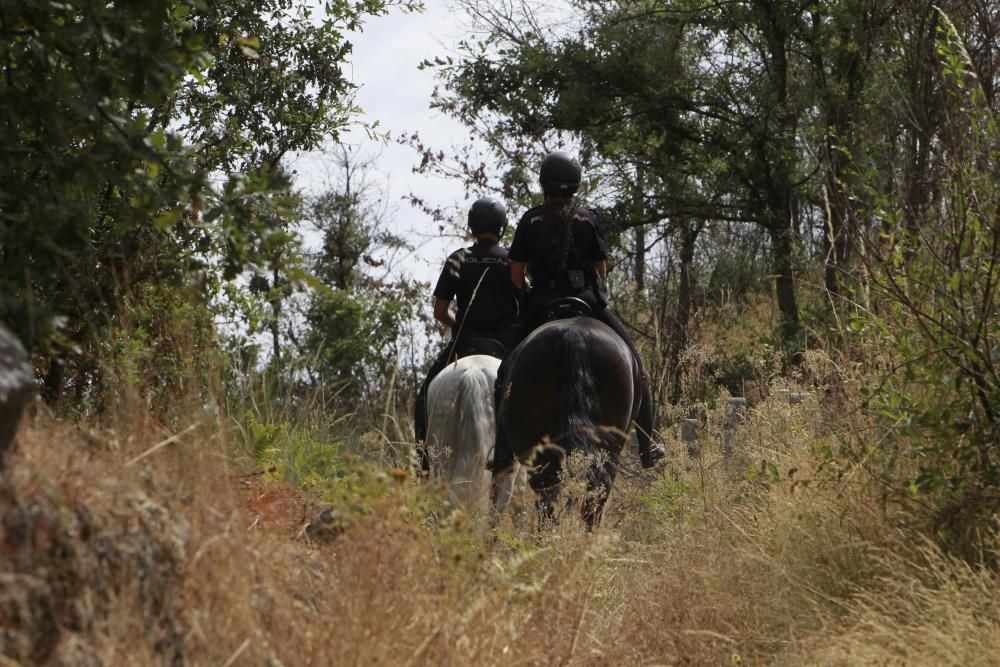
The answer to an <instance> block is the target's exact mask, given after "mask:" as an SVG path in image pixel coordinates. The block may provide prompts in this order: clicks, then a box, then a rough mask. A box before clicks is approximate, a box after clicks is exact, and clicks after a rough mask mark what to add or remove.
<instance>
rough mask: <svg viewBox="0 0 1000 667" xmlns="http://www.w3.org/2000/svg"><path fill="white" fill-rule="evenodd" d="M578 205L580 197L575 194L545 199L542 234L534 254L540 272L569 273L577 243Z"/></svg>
mask: <svg viewBox="0 0 1000 667" xmlns="http://www.w3.org/2000/svg"><path fill="white" fill-rule="evenodd" d="M575 208H576V199H575V198H574V197H573V195H572V194H568V195H563V194H550V195H548V196H547V197H546V198H545V203H544V204H543V207H542V233H541V237H540V238H539V241H538V245H537V246H536V247H535V248H534V252H533V253H532V257H531V265H532V267H533V270H534V271H537V272H538V273H539V274H544V275H550V276H560V275H562V274H563V273H565V271H566V266H567V264H568V259H569V251H570V248H571V247H572V245H573V226H572V223H573V211H574V209H575Z"/></svg>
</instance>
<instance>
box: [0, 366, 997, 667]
mask: <svg viewBox="0 0 1000 667" xmlns="http://www.w3.org/2000/svg"><path fill="white" fill-rule="evenodd" d="M793 388H797V387H790V386H782V385H781V384H778V383H775V384H773V385H772V386H771V387H770V388H769V390H768V391H767V392H762V398H761V399H760V400H759V401H758V402H756V403H755V404H753V405H751V406H750V408H749V410H748V412H747V414H746V416H745V420H744V421H743V422H742V423H741V424H740V425H739V426H738V427H736V428H735V429H734V430H732V431H730V432H729V433H726V432H725V431H724V430H723V428H722V425H723V424H724V423H725V422H726V418H727V415H726V414H725V412H724V407H723V404H722V403H721V402H720V404H719V405H717V406H714V407H712V409H710V410H709V411H708V413H707V415H706V416H707V419H706V421H705V428H704V429H703V431H702V433H701V436H700V437H701V440H700V443H699V444H700V446H701V454H700V456H699V457H696V458H691V457H689V456H688V455H687V453H686V451H685V448H684V447H683V446H682V443H680V442H679V440H678V439H677V436H676V435H673V436H670V435H668V444H669V445H670V447H669V448H670V450H671V454H672V456H671V457H670V459H669V461H668V464H667V465H666V466H665V467H664V468H662V469H660V470H658V471H656V472H643V471H640V470H638V469H637V468H638V466H637V462H636V461H635V460H634V458H630V457H626V459H625V460H624V461H623V466H622V471H621V474H620V478H619V480H618V484H617V486H616V489H615V491H614V493H613V495H612V498H611V500H610V505H609V508H608V510H607V513H606V518H605V521H604V525H603V526H602V527H601V528H600V529H598V530H597V531H595V532H594V533H588V532H587V531H586V530H584V528H583V526H582V523H581V522H580V521H579V520H578V519H577V518H575V517H574V516H573V515H572V514H568V515H567V516H566V518H565V520H564V521H562V522H561V523H560V524H559V525H557V526H554V527H551V528H547V529H544V530H540V529H539V528H538V526H537V525H536V522H535V521H534V520H533V518H532V517H531V516H530V514H529V515H527V516H515V517H505V518H504V519H503V521H502V522H501V525H500V527H499V528H498V530H497V531H496V533H495V534H494V535H493V537H492V539H490V538H485V539H484V537H483V532H482V524H481V521H482V517H475V516H468V515H465V514H463V513H462V512H460V511H457V510H452V509H450V508H449V507H447V505H446V504H445V501H444V498H445V494H444V493H443V490H442V489H441V488H439V487H437V486H435V485H428V484H424V483H421V482H418V481H416V480H414V479H413V478H411V477H409V476H408V475H406V474H405V473H404V472H403V471H393V472H391V473H390V472H387V471H384V470H379V469H378V468H377V467H373V466H371V465H369V464H365V463H363V462H353V463H352V462H349V461H348V462H346V463H345V465H348V466H353V468H352V470H351V471H350V472H348V473H346V474H345V475H344V477H343V480H344V481H342V482H338V484H341V485H342V486H343V488H344V489H346V490H345V491H344V494H345V497H347V496H350V497H352V498H354V501H353V504H351V503H348V504H349V505H351V508H352V509H351V512H350V526H349V527H348V528H347V529H346V531H344V532H343V533H342V534H340V535H339V536H338V537H336V538H335V539H333V540H332V541H330V542H321V541H317V540H315V539H313V540H310V539H308V538H307V537H306V533H304V532H303V531H302V530H301V528H302V526H303V524H304V523H305V522H306V521H307V520H308V519H309V517H310V516H311V512H312V510H313V508H314V507H315V506H316V504H317V502H318V501H317V500H316V499H315V498H311V497H309V496H307V495H305V494H303V493H302V492H300V491H297V490H294V489H291V488H288V487H287V486H284V485H282V484H280V483H279V482H278V481H270V482H267V481H264V480H262V476H260V475H248V474H247V473H248V472H252V471H250V470H248V469H247V468H246V465H245V463H246V462H245V457H244V458H241V457H239V456H236V455H235V453H234V452H235V449H236V448H235V447H234V443H233V429H232V428H231V426H230V422H229V421H228V420H227V419H226V418H224V417H220V416H218V415H211V414H199V413H198V409H197V408H196V407H193V408H192V409H191V410H189V411H187V412H186V414H187V415H188V421H187V423H185V424H181V425H179V426H178V427H175V432H174V433H169V432H166V431H164V430H163V428H162V427H161V426H159V425H158V424H157V423H155V421H153V420H152V419H151V418H150V417H148V415H147V414H146V412H145V411H144V409H143V408H142V407H141V404H140V403H134V402H133V403H132V404H130V405H128V406H123V407H121V408H120V409H121V410H122V414H120V415H119V418H118V419H116V420H114V421H113V423H114V426H112V427H107V428H93V429H90V428H88V427H86V426H79V425H70V424H65V423H61V422H59V421H56V420H54V419H52V418H50V417H44V416H36V417H35V418H34V419H32V420H30V423H28V424H27V426H26V427H25V428H23V430H22V432H21V434H20V436H19V443H18V454H17V456H16V457H15V459H14V460H13V462H12V465H11V469H10V470H9V476H10V477H11V479H12V483H13V485H14V486H15V487H16V489H17V493H18V495H19V498H20V502H21V504H22V506H24V507H28V508H33V509H32V512H33V514H31V516H33V517H35V518H34V519H33V521H35V524H33V525H35V526H36V530H35V534H36V535H40V534H42V533H43V532H44V531H41V529H37V526H38V525H41V523H45V522H47V524H46V525H49V526H50V527H49V528H47V529H46V530H48V531H49V532H50V533H53V534H56V533H58V534H60V535H62V536H63V538H64V539H63V542H64V543H65V544H64V547H63V550H64V551H65V550H67V549H68V550H69V551H71V552H72V553H73V554H74V556H73V558H62V559H61V560H59V559H57V558H55V556H53V551H52V549H53V548H52V546H51V544H53V543H55V542H58V540H56V541H55V542H53V541H52V540H50V542H49V543H48V544H46V543H45V542H44V541H43V542H36V543H32V544H28V545H22V547H23V548H24V549H28V550H29V551H31V552H32V553H34V554H36V556H37V558H36V563H37V568H36V570H35V571H33V572H31V573H30V574H31V576H33V577H35V578H36V579H41V580H46V581H53V582H55V581H57V580H59V578H60V577H63V578H66V577H69V576H70V574H71V573H66V572H64V573H61V574H60V573H59V572H53V570H52V567H53V564H56V563H61V566H62V567H65V568H68V569H72V568H73V567H76V568H78V569H79V570H80V572H85V573H88V576H94V577H96V575H93V573H100V577H99V578H93V579H92V580H83V581H78V582H77V584H76V587H75V588H73V589H72V601H73V605H75V606H74V609H78V612H75V613H77V619H76V620H75V621H74V620H73V618H74V617H73V615H72V614H63V615H61V616H60V615H56V616H55V618H56V619H57V620H58V622H59V623H61V624H62V625H61V626H60V627H58V628H53V629H52V630H51V637H52V639H53V641H58V643H59V646H58V648H57V649H56V650H55V651H54V652H53V653H52V657H50V658H49V661H50V662H55V663H62V664H109V665H118V664H136V665H143V664H149V665H156V664H164V663H172V664H179V663H180V661H183V662H184V663H185V664H193V665H237V664H239V665H242V664H247V665H288V666H291V665H341V664H359V665H360V664H364V665H369V664H391V665H408V664H414V665H415V664H440V665H468V664H476V665H480V664H544V665H548V664H595V665H611V664H614V665H619V664H622V665H645V664H671V665H673V664H692V665H719V664H771V663H774V664H833V665H839V664H844V665H847V664H852V665H853V664H906V665H942V664H955V665H958V664H977V663H978V664H987V663H989V662H990V660H991V656H995V655H998V653H997V651H996V649H997V648H998V646H997V644H998V639H997V637H998V636H1000V633H998V632H997V630H998V628H997V618H1000V615H998V614H997V611H998V598H997V594H996V590H997V587H996V583H997V582H996V578H995V575H994V574H992V573H989V572H986V571H978V570H974V569H970V568H969V567H968V566H966V565H964V564H962V563H959V562H956V561H953V560H949V559H947V558H945V557H944V556H941V555H940V554H938V553H937V552H935V551H934V550H933V549H932V548H930V547H929V546H928V545H927V543H926V542H924V541H921V540H920V539H919V538H918V537H917V536H915V535H912V534H908V533H907V532H905V529H904V528H902V527H901V526H903V525H905V524H904V523H902V522H898V521H896V520H895V518H894V515H893V510H892V508H890V507H886V506H884V505H883V504H882V502H881V498H882V495H881V494H880V493H879V490H878V488H877V485H876V484H875V483H873V481H872V480H871V479H870V478H869V477H868V476H867V475H866V474H865V473H864V471H863V470H856V469H851V468H848V467H845V466H844V464H842V463H840V462H839V459H837V457H836V456H835V455H830V454H829V452H835V450H836V446H837V442H838V438H840V437H846V435H851V436H854V437H857V436H858V435H862V436H863V435H864V434H863V430H864V429H865V428H866V427H865V422H864V419H863V418H860V417H858V415H856V414H843V413H841V410H840V408H839V407H837V409H834V410H831V409H830V405H831V400H832V399H829V398H827V397H826V396H825V394H823V393H822V392H821V391H817V388H815V387H814V388H812V391H813V396H812V397H811V398H810V399H809V400H807V401H805V402H804V403H802V404H800V405H795V406H792V405H789V403H788V400H787V395H786V394H785V393H783V392H785V391H786V390H789V389H793ZM837 405H838V406H839V405H840V403H838V404H837ZM859 432H860V433H859ZM175 433H179V435H177V436H176V437H175V438H173V439H172V436H174V434H175ZM724 436H725V437H728V438H729V441H728V442H729V443H730V444H731V446H732V451H733V454H732V455H731V456H726V455H724V453H723V448H722V446H721V444H722V441H723V437H724ZM327 491H328V492H329V491H330V489H327ZM329 495H330V493H328V494H327V496H328V497H327V499H329ZM345 507H346V505H345ZM81 517H87V518H86V519H85V520H84V519H81ZM39 522H41V523H39ZM84 527H85V528H86V531H84V530H83V528H84ZM84 532H87V533H88V534H86V535H84V534H83V533H84ZM66 545H68V546H66ZM114 545H117V546H114ZM112 547H114V548H112ZM109 554H111V556H109ZM112 556H113V558H112ZM102 559H103V560H102ZM114 559H117V560H116V561H115V562H118V563H119V564H120V565H119V566H114V567H112V566H111V565H109V563H110V562H111V560H114ZM19 567H21V568H22V569H25V568H28V569H30V565H25V564H24V563H23V561H22V564H21V565H20V566H19ZM78 579H79V577H78ZM26 599H27V598H26ZM84 616H85V617H86V618H83V620H80V619H81V618H82V617H84ZM15 620H16V619H15ZM0 621H2V623H0V625H4V624H6V626H7V627H15V626H16V623H13V622H12V621H11V617H10V616H7V617H4V618H0ZM12 623H13V625H12ZM18 631H20V632H24V633H28V632H31V631H32V630H31V628H24V627H21V628H20V630H18V629H17V627H15V633H16V632H18ZM11 646H15V644H14V643H11V642H8V643H7V644H5V647H8V648H5V650H7V652H8V654H9V656H10V657H11V658H13V659H15V660H17V661H19V662H22V663H25V664H30V663H31V656H30V655H29V654H16V652H15V650H14V649H10V648H9V647H11ZM15 648H16V647H15Z"/></svg>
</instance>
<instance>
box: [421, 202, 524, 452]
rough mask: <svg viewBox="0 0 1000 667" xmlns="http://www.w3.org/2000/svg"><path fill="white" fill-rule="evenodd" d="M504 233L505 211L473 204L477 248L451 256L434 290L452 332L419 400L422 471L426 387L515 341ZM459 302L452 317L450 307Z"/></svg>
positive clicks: (440, 315)
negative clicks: (460, 361)
mask: <svg viewBox="0 0 1000 667" xmlns="http://www.w3.org/2000/svg"><path fill="white" fill-rule="evenodd" d="M506 229H507V210H506V209H505V208H504V206H503V204H501V203H500V202H498V201H497V200H495V199H491V198H489V197H484V198H482V199H477V200H476V201H475V202H474V203H473V204H472V207H471V208H470V209H469V231H470V232H471V234H472V236H473V237H475V239H476V240H475V243H473V244H472V246H470V247H468V248H461V249H459V250H456V251H455V252H453V253H451V254H450V255H449V256H448V259H447V261H446V262H445V263H444V267H443V268H442V269H441V275H440V276H439V277H438V281H437V285H436V286H435V288H434V319H436V320H437V321H438V322H441V323H442V324H445V325H447V326H449V327H451V340H450V341H449V342H448V344H447V345H445V347H444V349H443V350H441V352H440V354H438V356H437V358H436V359H435V360H434V363H433V364H431V367H430V370H429V371H428V373H427V379H426V380H424V383H423V385H421V387H420V391H419V393H418V394H417V399H416V405H415V414H414V424H415V431H416V439H417V442H418V447H417V451H418V454H419V456H420V464H421V467H422V468H423V470H424V471H427V470H429V460H428V458H427V452H426V448H425V447H423V446H421V445H420V444H419V443H423V442H424V440H425V439H426V437H427V387H428V386H429V385H430V383H431V380H433V379H434V378H435V377H436V376H437V374H438V373H440V372H441V371H442V370H444V368H445V367H446V366H447V365H448V364H449V363H451V362H452V361H454V360H455V359H457V358H460V357H464V356H467V355H470V354H490V355H493V356H495V357H499V358H503V356H504V355H505V354H506V352H507V351H508V350H511V349H513V345H512V343H513V340H514V338H515V337H516V336H517V317H518V291H517V289H516V288H515V287H514V285H513V283H511V281H510V277H509V276H510V272H509V267H508V259H507V249H506V248H504V247H503V246H501V245H500V239H501V238H502V237H503V233H504V231H505V230H506ZM455 300H457V308H456V310H455V314H454V315H452V313H451V304H452V302H453V301H455Z"/></svg>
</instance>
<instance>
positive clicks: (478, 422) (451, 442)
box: [428, 366, 494, 507]
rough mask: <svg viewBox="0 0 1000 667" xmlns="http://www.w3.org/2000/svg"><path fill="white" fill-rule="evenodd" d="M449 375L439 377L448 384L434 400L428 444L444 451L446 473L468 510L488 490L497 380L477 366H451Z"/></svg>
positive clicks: (482, 499) (454, 491)
mask: <svg viewBox="0 0 1000 667" xmlns="http://www.w3.org/2000/svg"><path fill="white" fill-rule="evenodd" d="M447 373H448V374H447V375H445V376H444V377H442V376H438V377H442V383H447V385H442V386H441V387H440V388H441V389H442V393H441V394H439V395H435V397H434V398H435V399H437V401H436V402H435V404H434V415H433V417H436V419H432V422H431V423H430V424H429V425H428V426H429V427H428V442H433V443H434V444H435V445H437V446H439V447H442V448H443V450H444V454H445V462H444V470H443V473H444V476H445V479H447V480H449V481H450V482H451V488H452V492H453V494H454V496H455V497H456V498H457V499H459V500H460V501H461V502H462V503H463V504H465V505H467V506H469V507H473V506H478V505H480V504H481V502H485V499H486V497H487V496H488V491H489V473H488V472H487V471H486V459H487V458H488V457H489V452H490V447H492V446H493V439H494V420H493V399H492V392H493V382H494V378H493V377H491V375H492V374H491V373H490V372H488V371H487V369H485V368H481V367H478V366H467V367H462V366H457V367H452V368H450V369H448V371H447ZM435 380H436V379H435Z"/></svg>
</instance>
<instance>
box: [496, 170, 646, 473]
mask: <svg viewBox="0 0 1000 667" xmlns="http://www.w3.org/2000/svg"><path fill="white" fill-rule="evenodd" d="M581 177H582V171H581V169H580V163H579V162H577V160H576V159H575V158H573V157H571V156H569V155H567V154H566V153H563V152H555V153H550V154H549V155H547V156H546V157H545V159H543V160H542V165H541V168H540V170H539V182H540V184H541V186H542V194H543V196H544V200H543V203H542V205H541V206H537V207H535V208H532V209H530V210H529V211H528V212H527V213H525V214H524V215H523V216H522V217H521V220H520V222H518V224H517V229H516V230H515V232H514V241H513V243H512V244H511V247H510V253H509V255H508V258H509V260H510V276H511V281H512V282H513V284H514V285H515V286H517V288H518V289H522V290H526V298H525V303H526V309H525V311H526V312H525V313H524V315H523V317H522V320H521V326H520V327H519V328H518V330H517V335H516V337H515V339H514V340H513V341H512V346H511V347H512V348H513V347H515V346H516V345H517V344H518V343H519V342H520V341H521V340H523V339H524V338H525V337H527V335H528V334H529V333H531V331H532V330H534V329H535V328H536V327H538V326H539V325H541V324H543V323H544V322H545V321H546V320H548V319H552V318H553V317H558V316H560V313H559V312H558V311H560V309H566V308H567V304H568V303H571V302H576V303H577V304H579V307H580V312H568V313H566V314H588V315H591V316H593V317H595V318H597V319H599V320H600V321H602V322H604V323H605V324H607V325H608V326H609V327H611V329H613V330H614V331H615V332H616V333H617V334H618V335H619V336H620V337H621V338H622V339H623V340H624V341H625V343H626V344H627V345H628V346H629V349H631V350H632V354H633V355H635V358H636V361H637V362H638V364H639V368H640V371H641V376H642V403H641V405H640V407H639V413H638V416H637V417H636V419H635V424H636V427H637V429H636V435H637V439H638V442H639V457H640V460H641V462H642V465H643V467H646V468H648V467H651V466H653V465H654V464H655V463H656V461H658V460H659V459H661V458H663V456H664V455H665V452H664V450H663V448H662V446H660V445H659V444H656V443H654V442H652V440H651V436H652V433H653V405H652V398H651V395H650V391H649V379H648V378H647V376H646V371H645V368H644V366H643V363H642V358H641V356H640V355H639V352H638V350H636V348H635V345H634V344H633V342H632V339H631V337H630V336H629V334H628V332H627V331H626V330H625V327H624V326H622V323H621V322H620V321H619V320H618V318H617V317H615V315H614V313H612V312H611V311H610V310H609V309H608V302H607V297H606V295H607V290H606V283H605V278H606V275H607V250H606V248H605V245H604V239H603V238H602V237H601V233H600V230H599V228H598V225H597V215H596V214H595V213H594V211H592V210H590V209H588V208H584V207H583V206H581V205H580V204H579V203H578V202H577V201H576V197H575V195H576V191H577V189H578V188H579V187H580V181H581ZM572 309H573V307H572V305H570V306H569V310H571V311H572ZM504 372H505V367H504V366H503V365H502V366H501V369H500V372H499V374H498V381H497V386H498V387H499V386H502V384H501V383H502V382H503V375H504ZM499 393H500V392H497V394H498V401H499ZM497 414H499V410H498V411H497ZM503 438H504V436H503V434H502V433H501V432H500V429H498V430H497V446H496V448H495V449H494V470H503V469H504V468H505V467H507V466H508V465H511V464H513V456H512V454H511V453H510V452H509V449H508V448H507V446H506V443H504V442H502V440H503Z"/></svg>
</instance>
